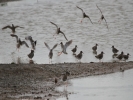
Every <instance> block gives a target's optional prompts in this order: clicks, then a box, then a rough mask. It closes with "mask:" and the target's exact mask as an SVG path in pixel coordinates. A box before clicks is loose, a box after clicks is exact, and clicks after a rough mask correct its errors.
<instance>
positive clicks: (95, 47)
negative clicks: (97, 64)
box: [92, 43, 98, 51]
mask: <svg viewBox="0 0 133 100" xmlns="http://www.w3.org/2000/svg"><path fill="white" fill-rule="evenodd" d="M97 46H98V44H97V43H96V45H95V46H93V47H92V50H93V51H96V50H97Z"/></svg>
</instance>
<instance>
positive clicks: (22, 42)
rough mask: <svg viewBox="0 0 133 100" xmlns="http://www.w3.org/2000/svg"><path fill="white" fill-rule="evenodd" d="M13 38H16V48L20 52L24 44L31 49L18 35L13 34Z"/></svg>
mask: <svg viewBox="0 0 133 100" xmlns="http://www.w3.org/2000/svg"><path fill="white" fill-rule="evenodd" d="M11 36H12V37H15V38H16V42H17V45H16V47H17V49H18V51H19V48H20V46H22V45H23V44H25V46H26V47H27V48H29V46H28V44H27V43H26V42H25V41H21V39H20V38H18V36H17V35H15V34H11Z"/></svg>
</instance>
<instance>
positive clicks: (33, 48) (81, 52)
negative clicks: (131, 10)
mask: <svg viewBox="0 0 133 100" xmlns="http://www.w3.org/2000/svg"><path fill="white" fill-rule="evenodd" d="M76 7H77V8H78V9H80V10H81V11H82V14H83V18H82V20H81V23H82V21H83V19H84V18H89V20H90V22H91V23H92V24H93V22H92V21H91V19H90V17H89V16H88V15H87V14H86V13H85V12H84V10H83V9H81V8H80V7H78V6H76ZM96 7H97V8H98V9H99V10H100V12H101V18H100V19H99V21H98V22H99V23H101V21H102V20H105V22H106V26H107V29H108V30H109V27H108V24H107V21H106V19H105V17H104V15H103V13H102V11H101V9H100V8H99V7H98V6H97V5H96ZM50 23H51V24H53V25H54V26H55V27H56V28H57V29H56V34H54V35H53V36H55V35H59V34H60V33H61V34H62V35H63V36H64V38H65V39H66V40H67V42H66V43H65V44H63V42H61V43H60V44H59V45H61V48H62V51H61V52H59V53H58V56H60V55H61V54H62V53H64V54H67V52H66V49H67V48H68V46H69V45H70V44H72V40H69V41H68V39H67V37H66V35H65V34H64V33H63V32H62V31H61V29H60V27H58V25H56V24H55V23H53V22H50ZM7 28H9V29H11V30H12V34H11V35H10V36H12V37H15V38H16V43H17V45H16V47H17V49H18V51H19V48H20V47H21V46H22V45H25V46H26V47H27V48H29V45H28V44H27V43H26V42H25V41H21V39H20V38H19V37H18V36H17V35H16V34H15V32H16V31H15V29H16V28H24V27H20V26H14V25H13V24H12V26H10V25H7V26H5V27H3V28H2V30H4V29H7ZM25 40H29V41H30V43H31V47H32V48H31V52H30V53H29V54H28V55H27V56H28V57H29V59H30V62H33V60H32V58H33V57H34V50H35V48H36V44H37V41H35V40H33V38H32V36H26V37H25ZM44 44H45V46H46V47H47V48H48V49H49V55H48V56H49V63H52V57H53V50H54V49H55V48H56V47H57V46H58V44H55V45H54V46H53V47H52V49H51V48H50V47H49V45H48V44H47V43H46V42H44ZM97 46H98V44H96V45H95V46H94V47H92V50H93V53H94V54H96V56H95V57H96V58H97V59H99V61H101V59H102V58H103V54H104V52H103V51H102V52H101V53H100V54H98V55H97ZM71 51H72V52H73V55H75V57H76V58H77V60H78V61H80V60H81V58H82V56H83V51H80V53H79V54H77V55H76V51H77V45H75V47H74V48H73V49H72V50H71ZM118 51H119V50H117V49H116V48H115V47H114V46H112V52H113V53H114V55H113V57H116V58H118V59H119V60H121V59H122V58H124V59H125V61H126V60H127V59H128V58H129V53H128V54H127V55H124V53H123V52H121V54H119V55H118V54H117V53H118Z"/></svg>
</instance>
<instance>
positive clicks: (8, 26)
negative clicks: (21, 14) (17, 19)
mask: <svg viewBox="0 0 133 100" xmlns="http://www.w3.org/2000/svg"><path fill="white" fill-rule="evenodd" d="M7 28H10V29H12V27H11V26H10V25H7V26H5V27H3V28H2V30H4V29H7Z"/></svg>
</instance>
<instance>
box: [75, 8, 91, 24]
mask: <svg viewBox="0 0 133 100" xmlns="http://www.w3.org/2000/svg"><path fill="white" fill-rule="evenodd" d="M76 7H77V8H78V9H80V10H81V11H82V13H83V19H84V18H89V20H90V22H91V23H92V21H91V19H90V17H89V16H88V15H86V14H85V12H84V11H83V9H81V8H80V7H78V6H76ZM83 19H82V20H81V23H82V21H83ZM92 24H93V23H92Z"/></svg>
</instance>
